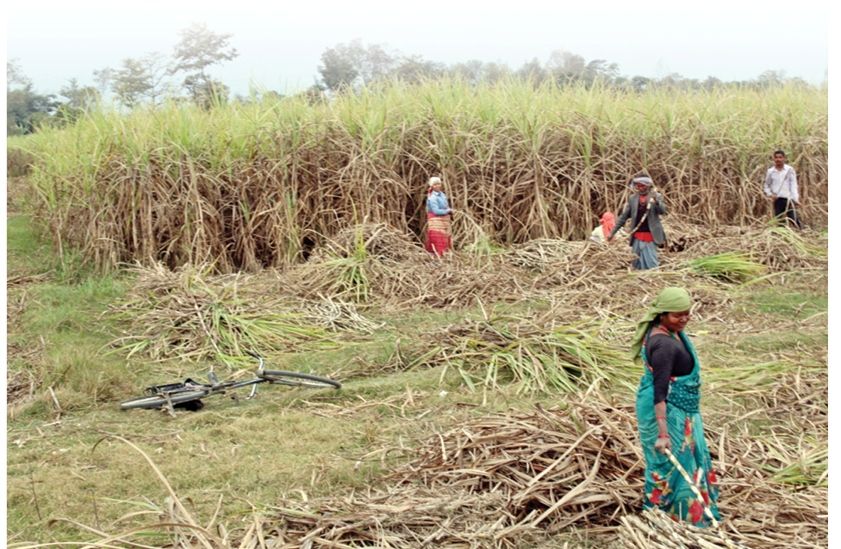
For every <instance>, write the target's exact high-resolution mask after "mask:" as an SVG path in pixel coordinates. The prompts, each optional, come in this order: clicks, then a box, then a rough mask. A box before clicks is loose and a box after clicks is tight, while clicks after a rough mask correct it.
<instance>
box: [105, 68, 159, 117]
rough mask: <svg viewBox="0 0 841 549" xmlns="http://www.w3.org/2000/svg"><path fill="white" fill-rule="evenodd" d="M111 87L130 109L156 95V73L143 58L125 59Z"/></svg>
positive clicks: (112, 79) (114, 76)
mask: <svg viewBox="0 0 841 549" xmlns="http://www.w3.org/2000/svg"><path fill="white" fill-rule="evenodd" d="M111 87H112V89H113V90H114V93H115V94H116V96H117V99H118V100H119V101H120V103H122V104H123V105H125V106H126V107H128V108H130V109H131V108H134V107H136V106H137V105H139V104H140V103H142V102H143V100H144V99H146V98H154V97H155V96H156V91H155V74H154V73H153V72H152V70H151V67H150V66H149V64H148V63H147V62H146V61H144V60H143V59H134V58H128V59H123V63H122V66H120V68H119V69H117V70H116V71H114V73H113V76H112V77H111Z"/></svg>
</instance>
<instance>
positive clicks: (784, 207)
mask: <svg viewBox="0 0 841 549" xmlns="http://www.w3.org/2000/svg"><path fill="white" fill-rule="evenodd" d="M794 208H795V204H794V202H792V201H791V200H789V199H788V198H776V199H774V217H775V218H777V220H778V221H782V220H783V218H786V219H787V221H788V222H789V223H791V224H792V225H794V226H795V227H797V228H798V229H799V228H800V218H799V217H797V211H796V210H795V209H794Z"/></svg>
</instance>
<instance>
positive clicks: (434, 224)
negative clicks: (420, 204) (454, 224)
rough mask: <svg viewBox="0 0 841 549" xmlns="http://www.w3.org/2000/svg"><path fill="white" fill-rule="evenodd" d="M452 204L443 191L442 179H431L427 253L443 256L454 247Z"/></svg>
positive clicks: (427, 201)
mask: <svg viewBox="0 0 841 549" xmlns="http://www.w3.org/2000/svg"><path fill="white" fill-rule="evenodd" d="M451 213H453V210H452V209H450V203H449V202H448V201H447V195H446V194H444V191H442V190H441V178H440V177H430V178H429V191H428V194H427V197H426V251H428V252H430V253H433V254H435V255H437V256H439V257H440V256H442V255H444V253H445V252H446V251H447V250H449V249H450V248H451V247H452V245H453V237H452V233H451V232H450V214H451Z"/></svg>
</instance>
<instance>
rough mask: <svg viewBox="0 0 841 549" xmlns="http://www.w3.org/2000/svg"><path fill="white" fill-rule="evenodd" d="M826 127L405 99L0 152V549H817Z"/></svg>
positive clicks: (746, 105)
mask: <svg viewBox="0 0 841 549" xmlns="http://www.w3.org/2000/svg"><path fill="white" fill-rule="evenodd" d="M828 120H829V117H828V97H827V88H826V86H824V87H811V86H798V85H795V84H786V85H780V86H777V87H769V88H763V89H758V88H749V87H728V88H723V87H722V88H711V89H693V90H685V89H677V88H673V87H671V88H670V87H652V88H651V89H647V90H643V91H627V90H622V89H618V88H614V87H609V86H600V85H592V86H590V85H588V86H584V85H574V84H567V85H556V84H555V83H551V82H549V83H543V84H539V85H538V84H535V83H534V82H529V81H524V80H517V79H510V80H505V81H501V82H497V83H495V84H478V85H473V84H468V83H466V82H464V81H462V80H459V79H437V80H425V81H422V82H420V83H412V84H409V83H405V82H402V81H399V80H395V81H391V82H388V83H385V84H382V85H372V86H366V87H364V88H362V89H358V90H354V91H347V92H345V93H336V94H334V95H332V96H330V97H328V98H321V99H313V98H312V97H311V96H307V95H294V96H288V97H280V98H276V97H265V98H263V99H261V100H254V101H250V102H229V103H226V104H218V105H214V106H213V107H211V108H207V107H203V106H200V105H195V104H191V103H183V102H182V103H179V102H168V103H162V104H159V105H156V106H149V107H138V108H134V109H132V110H131V111H129V112H125V111H118V110H107V109H103V110H95V111H91V112H88V113H86V114H85V115H84V116H81V117H79V118H78V119H77V120H75V122H74V123H72V124H66V125H63V126H60V127H59V126H56V127H50V126H46V127H42V128H40V129H39V130H38V131H36V132H33V133H30V134H27V135H20V136H13V137H9V139H8V142H7V202H6V205H7V212H8V215H7V222H6V227H7V239H6V240H7V257H8V259H7V279H6V283H7V313H6V318H7V357H8V367H7V377H6V382H7V433H6V435H7V444H6V448H7V508H6V512H7V540H6V543H7V545H8V546H9V547H15V548H18V549H21V548H24V547H28V548H35V547H51V546H59V545H62V546H68V547H70V546H82V547H142V548H146V547H173V548H193V547H204V548H207V549H211V548H213V549H216V548H220V549H221V548H231V549H232V548H243V549H246V548H260V547H271V548H297V547H301V548H313V549H314V548H354V547H381V548H395V549H397V548H400V549H402V548H417V547H453V548H499V549H503V548H505V549H515V548H529V547H535V548H549V547H558V548H561V547H562V548H578V547H582V548H602V547H604V548H616V549H643V548H674V549H679V548H703V549H712V548H773V547H781V548H782V547H784V548H787V549H807V548H814V547H828V546H829V541H828V539H829V538H828V536H829V519H828V511H827V509H828V457H829V453H828V427H829V422H828V379H829V376H828V368H827V360H828V359H827V354H828V324H827V322H828V232H827V225H828V218H829V211H828V199H829V190H828V188H829V185H828V182H829V175H828V173H829V172H828V164H829V161H828V159H829V146H828V128H827V127H828ZM795 174H796V176H795ZM666 357H668V360H667V358H666ZM258 364H259V365H258ZM664 364H667V366H664ZM278 372H281V373H278ZM289 372H291V373H292V374H291V377H285V378H284V377H283V376H284V375H286V374H285V373H289ZM273 376H274V377H273ZM296 376H297V377H296ZM301 376H304V377H301ZM208 380H209V381H208ZM290 380H291V381H290ZM296 380H297V381H296ZM301 380H303V381H301ZM307 380H310V381H307ZM325 380H326V381H325ZM229 382H230V383H232V384H229V385H226V383H229ZM237 382H243V383H242V384H241V385H242V386H243V387H245V388H236V387H239V385H236V383H237ZM244 382H249V383H251V385H248V384H246V383H244ZM331 384H332V385H331ZM246 385H247V386H246ZM235 386H236V387H235ZM339 386H340V387H339ZM147 388H149V390H148V391H147ZM144 391H145V393H144ZM217 395H218V396H217ZM144 408H148V409H144Z"/></svg>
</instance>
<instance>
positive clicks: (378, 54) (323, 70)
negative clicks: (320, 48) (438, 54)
mask: <svg viewBox="0 0 841 549" xmlns="http://www.w3.org/2000/svg"><path fill="white" fill-rule="evenodd" d="M403 61H404V62H405V60H403ZM401 64H402V63H401V60H400V57H399V55H398V54H395V53H391V52H389V51H387V50H386V48H385V46H382V45H380V44H371V45H370V46H367V47H366V46H365V45H364V44H363V43H362V41H361V40H359V39H356V40H352V41H351V42H349V43H347V44H344V43H343V44H337V45H336V46H334V47H332V48H327V49H326V50H325V51H324V53H322V54H321V64H320V65H319V66H318V72H319V74H320V75H321V81H320V84H321V85H322V86H323V87H324V88H325V89H327V90H330V91H333V92H335V91H339V90H341V89H343V88H356V87H359V86H366V85H368V84H371V83H372V82H376V81H378V80H382V79H384V78H388V77H390V76H393V75H394V73H395V71H398V70H399V65H401Z"/></svg>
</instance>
